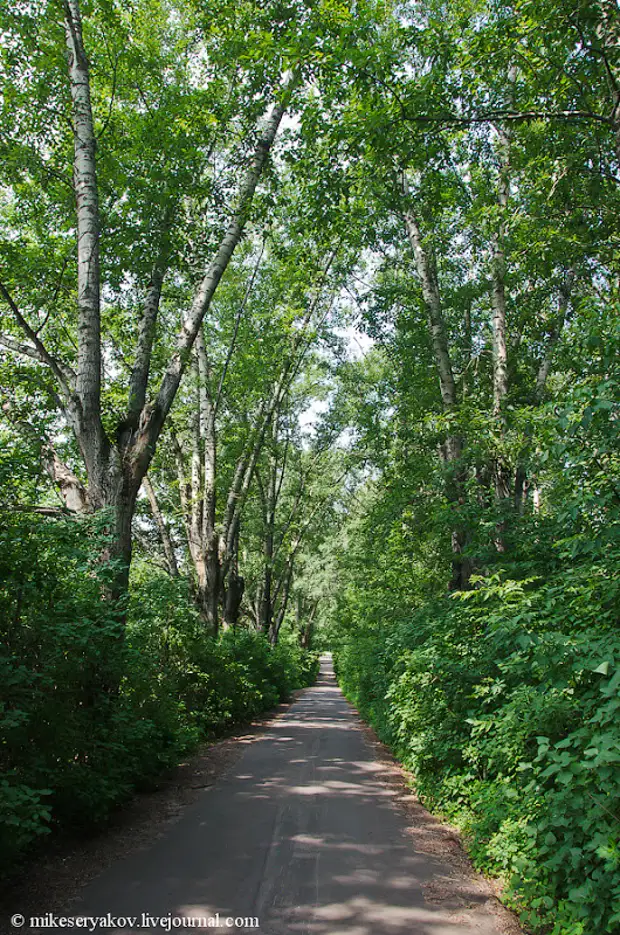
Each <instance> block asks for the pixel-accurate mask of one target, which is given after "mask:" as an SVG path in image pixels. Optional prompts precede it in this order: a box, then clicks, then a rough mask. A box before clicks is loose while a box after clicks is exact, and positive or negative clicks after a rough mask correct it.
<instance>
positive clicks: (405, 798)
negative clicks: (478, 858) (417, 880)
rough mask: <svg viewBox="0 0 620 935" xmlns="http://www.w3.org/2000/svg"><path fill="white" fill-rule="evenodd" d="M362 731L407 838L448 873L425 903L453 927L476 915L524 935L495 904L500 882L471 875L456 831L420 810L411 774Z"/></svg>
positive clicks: (506, 932) (427, 890)
mask: <svg viewBox="0 0 620 935" xmlns="http://www.w3.org/2000/svg"><path fill="white" fill-rule="evenodd" d="M356 713H357V712H356ZM360 721H361V719H360ZM361 726H362V730H363V732H364V736H365V737H366V741H367V742H368V743H369V745H370V746H371V747H372V748H373V750H374V754H375V758H376V760H377V762H378V763H379V764H380V766H381V767H382V772H381V778H382V781H384V782H385V783H386V784H387V785H388V786H389V787H390V788H391V789H392V791H393V792H394V793H395V795H394V801H395V802H396V804H397V805H398V806H399V807H400V808H401V809H403V810H404V811H405V813H406V815H407V821H408V827H407V833H408V835H409V836H410V837H411V839H412V842H413V845H414V847H415V849H416V851H418V852H419V853H422V854H427V855H428V856H429V857H430V858H435V859H436V860H437V861H438V862H440V863H441V864H442V865H443V867H444V868H447V872H446V873H440V874H438V875H435V876H434V877H433V879H432V880H431V881H430V882H429V883H427V884H426V885H425V886H424V898H425V899H426V901H427V902H428V903H429V904H431V905H434V906H439V907H441V908H442V909H445V910H446V911H447V912H448V913H449V915H450V917H451V919H452V921H454V922H463V923H464V922H466V921H467V919H466V916H465V915H464V912H465V911H468V910H475V913H476V916H477V918H480V921H481V923H484V917H485V916H486V917H487V918H490V919H492V920H493V922H494V923H495V926H496V928H497V930H498V931H499V932H501V935H523V929H522V928H521V925H520V924H519V922H518V920H517V917H516V915H515V914H514V913H513V912H510V911H509V910H508V909H506V907H505V906H503V905H502V903H501V902H500V900H499V895H500V894H501V883H500V882H499V881H498V880H490V879H487V878H486V877H484V876H482V874H480V873H477V872H476V871H475V870H474V868H473V866H472V864H471V861H470V860H469V858H468V856H467V854H466V852H465V849H464V847H463V844H462V841H461V837H460V834H459V831H458V829H457V828H455V827H453V826H452V825H449V824H447V823H446V822H445V821H442V820H441V819H439V818H437V817H436V816H435V815H431V813H430V812H429V811H428V810H427V809H426V808H424V806H423V805H422V804H421V802H420V800H419V798H418V797H417V795H416V793H415V791H414V788H413V776H412V775H411V773H409V772H408V771H407V770H406V769H405V768H404V767H403V766H401V764H400V763H399V762H398V761H397V760H396V759H395V758H394V756H393V755H392V754H391V753H390V751H389V750H388V748H387V747H386V746H385V744H383V743H381V741H380V740H379V739H378V737H377V735H376V734H375V732H374V730H373V729H372V728H371V727H369V726H368V725H367V724H366V723H364V722H363V721H361ZM470 921H471V919H470Z"/></svg>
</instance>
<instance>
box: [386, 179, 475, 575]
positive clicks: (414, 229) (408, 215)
mask: <svg viewBox="0 0 620 935" xmlns="http://www.w3.org/2000/svg"><path fill="white" fill-rule="evenodd" d="M400 183H401V188H402V193H403V195H404V198H405V201H406V209H405V211H404V212H403V220H404V222H405V229H406V231H407V236H408V238H409V243H410V244H411V249H412V251H413V256H414V259H415V264H416V269H417V272H418V276H419V278H420V283H421V285H422V296H423V298H424V304H425V306H426V312H427V316H428V324H429V331H430V336H431V341H432V345H433V353H434V357H435V365H436V367H437V374H438V377H439V390H440V393H441V400H442V405H443V410H444V412H445V413H446V414H447V415H453V414H455V413H456V411H457V409H458V399H457V393H456V383H455V380H454V371H453V368H452V361H451V358H450V350H449V346H448V336H447V331H446V324H445V319H444V315H443V309H442V305H441V293H440V290H439V280H438V277H437V269H436V266H435V262H434V260H433V258H432V256H431V254H430V253H429V252H428V251H427V249H426V247H425V245H424V240H423V237H422V232H421V229H420V226H419V223H418V219H417V217H416V215H415V212H414V210H413V206H412V204H411V192H410V190H409V184H408V182H407V176H406V174H405V172H404V171H401V173H400ZM442 451H443V460H444V463H445V465H446V474H447V477H446V499H447V500H448V502H449V503H451V504H454V505H455V506H456V507H457V509H458V507H459V506H462V505H463V504H464V502H465V478H464V476H463V473H462V469H461V467H460V460H461V456H462V453H463V440H462V438H461V437H460V436H458V435H456V434H452V433H450V434H449V435H448V437H447V438H446V440H445V442H444V444H443V446H442ZM467 538H468V537H467V532H466V530H465V528H464V526H463V525H462V524H461V523H457V524H456V525H455V527H454V529H453V530H452V534H451V546H452V554H453V559H452V576H451V578H450V583H449V589H450V590H451V591H454V590H464V589H466V588H468V587H469V577H470V575H471V565H470V562H469V560H468V559H467V557H466V556H465V554H464V552H465V549H466V546H467Z"/></svg>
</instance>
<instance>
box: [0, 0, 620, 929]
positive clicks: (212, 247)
mask: <svg viewBox="0 0 620 935" xmlns="http://www.w3.org/2000/svg"><path fill="white" fill-rule="evenodd" d="M0 214H1V218H2V223H1V227H0V391H1V396H2V408H1V411H0V632H1V636H2V640H1V643H0V672H1V677H0V724H1V737H2V746H1V752H0V802H1V809H0V874H1V875H3V876H4V877H6V878H8V879H11V878H13V877H14V876H15V875H16V874H19V873H20V872H22V868H24V867H27V866H28V861H29V860H30V859H32V855H33V853H36V852H37V851H38V850H39V849H41V848H45V846H46V842H47V841H48V840H49V839H51V838H54V837H55V836H57V835H58V834H61V833H66V832H67V831H72V832H74V831H80V832H84V831H87V830H88V831H91V832H92V829H93V828H98V827H101V826H103V825H104V824H105V822H106V821H107V820H108V818H109V816H110V815H111V813H112V812H113V810H114V809H115V808H116V807H117V806H118V805H119V804H121V803H123V802H125V801H127V799H128V798H130V797H131V795H132V794H133V793H134V792H135V791H136V790H140V789H142V788H148V786H149V784H150V783H151V782H153V781H154V777H156V776H157V775H158V774H160V773H161V772H162V771H163V770H165V769H167V768H170V767H171V766H173V765H174V764H176V763H178V762H179V760H180V759H181V758H182V757H183V756H185V755H187V754H189V753H191V751H193V750H195V749H196V748H197V746H198V744H199V743H201V742H204V741H205V740H207V741H208V740H212V739H213V738H216V737H218V736H222V735H223V734H225V733H226V732H229V731H230V730H231V729H233V728H234V726H235V725H239V724H243V723H245V722H247V721H249V720H251V719H252V718H254V717H256V716H257V715H258V714H260V713H261V712H264V711H268V710H270V709H272V708H273V707H274V706H275V705H276V704H277V703H278V702H279V701H282V700H284V699H286V698H288V697H289V696H290V694H291V692H293V691H294V690H296V689H299V688H301V687H303V686H306V685H309V684H311V683H312V681H313V679H314V678H315V677H316V672H317V667H318V653H319V652H321V651H325V650H330V651H331V652H332V653H333V657H334V664H335V669H336V674H337V678H338V681H339V684H340V686H341V687H342V690H343V691H344V693H345V696H346V697H347V699H349V701H350V702H351V703H352V704H354V705H355V707H356V708H357V710H358V711H359V713H360V715H361V716H362V718H363V719H364V720H365V721H366V722H367V723H368V724H370V725H371V726H372V727H373V728H374V729H375V730H376V732H377V734H378V736H379V738H380V739H381V740H382V741H383V742H384V743H386V744H387V745H388V746H389V747H390V748H391V750H393V751H394V754H395V755H396V756H397V758H398V759H399V760H400V762H402V763H403V764H404V766H405V767H406V768H407V769H408V770H410V772H411V774H412V776H413V781H414V783H415V788H416V791H417V794H418V795H419V796H420V798H421V800H422V801H423V802H424V804H425V805H426V806H427V807H428V808H430V809H431V810H432V811H434V812H436V813H438V814H441V815H442V816H446V817H447V818H448V819H449V820H450V821H451V822H452V823H453V824H454V825H456V826H457V827H458V828H459V829H460V830H461V832H462V835H463V839H464V841H465V842H466V845H467V849H468V852H469V854H470V856H471V859H472V861H473V863H474V866H475V867H476V868H478V869H479V870H481V871H483V872H484V873H485V874H488V875H489V876H491V877H494V878H498V879H500V880H501V881H502V893H503V896H502V898H503V900H504V902H505V903H506V905H507V906H509V907H510V908H512V909H514V910H515V911H516V912H517V913H518V915H519V918H520V921H521V924H522V926H523V931H525V932H530V933H534V935H613V933H618V932H619V931H620V635H619V629H618V627H619V624H620V580H619V576H618V565H619V559H620V536H619V527H620V448H619V445H618V430H619V427H620V353H619V352H620V314H619V312H620V282H619V279H618V256H619V248H620V226H619V221H618V218H619V217H620V8H619V7H618V5H617V3H616V2H615V0H462V2H460V3H458V4H453V3H449V2H447V0H402V2H400V0H261V2H258V0H13V2H11V0H5V2H2V3H0Z"/></svg>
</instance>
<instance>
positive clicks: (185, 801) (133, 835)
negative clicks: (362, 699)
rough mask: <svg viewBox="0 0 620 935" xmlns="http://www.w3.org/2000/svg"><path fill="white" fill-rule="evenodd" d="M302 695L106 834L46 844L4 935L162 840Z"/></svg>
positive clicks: (8, 908) (63, 904)
mask: <svg viewBox="0 0 620 935" xmlns="http://www.w3.org/2000/svg"><path fill="white" fill-rule="evenodd" d="M302 691H303V689H301V690H300V691H298V692H295V693H294V694H293V697H292V699H291V700H290V701H288V702H285V703H283V704H281V705H279V706H278V707H277V708H276V709H275V710H274V711H273V712H271V713H270V714H269V715H267V716H266V717H263V718H260V719H257V720H256V721H253V722H252V723H251V724H250V725H248V726H246V727H245V728H244V729H243V730H242V731H240V732H239V733H236V734H234V735H232V736H230V737H227V738H225V739H224V740H220V741H217V742H215V743H212V744H205V745H203V746H201V748H200V749H199V751H198V752H197V753H196V754H194V755H193V756H191V757H188V759H187V760H185V761H184V762H182V763H180V764H179V765H178V766H177V767H176V768H175V769H174V770H171V771H170V772H168V773H167V774H164V775H163V776H161V777H159V779H158V781H157V784H156V786H155V788H154V789H153V790H152V791H149V792H140V793H137V794H136V795H135V796H134V797H133V798H132V799H131V800H130V801H129V802H128V803H127V804H126V805H124V806H122V807H120V808H119V809H117V810H116V811H115V812H114V813H113V815H112V816H111V818H110V821H109V822H108V824H107V825H106V826H105V828H104V829H103V830H100V831H98V832H95V833H93V834H92V835H90V836H89V837H84V838H79V839H75V838H73V839H68V838H64V839H63V838H56V839H52V840H51V841H49V842H47V841H46V842H43V844H42V849H41V851H40V852H39V853H38V854H37V855H36V856H34V857H33V858H32V859H31V860H30V861H29V862H28V864H27V865H26V866H25V867H24V869H23V872H22V873H21V874H20V876H19V878H18V879H17V880H16V881H13V882H12V883H11V884H9V885H8V886H6V887H5V888H4V889H3V890H2V891H1V892H0V935H15V932H16V929H15V928H13V927H12V926H11V925H10V922H9V919H10V917H11V916H12V915H13V914H14V913H21V914H22V915H23V916H25V917H26V918H29V917H30V916H38V915H44V914H45V913H47V912H51V913H55V914H62V913H64V912H66V911H67V907H68V906H69V905H70V903H71V902H72V901H73V900H74V899H75V897H76V896H77V894H78V891H79V890H80V889H81V888H82V887H83V886H84V885H85V884H86V883H88V882H89V881H90V880H92V879H93V878H94V877H96V876H98V875H99V874H100V873H102V872H103V871H104V870H105V869H106V868H107V867H109V866H110V865H111V864H112V863H114V862H115V861H116V860H119V859H121V858H122V857H125V856H126V855H127V854H130V853H133V852H134V851H137V850H140V849H142V848H146V847H148V846H149V845H150V844H151V843H152V842H153V841H155V840H156V839H157V838H159V837H161V835H162V834H164V833H165V831H166V830H167V828H168V827H169V826H170V825H171V824H173V823H174V822H176V821H178V819H179V818H180V817H181V815H182V813H183V811H184V810H185V808H187V806H188V805H191V804H192V803H193V802H195V801H196V799H197V798H198V796H199V795H200V793H201V792H202V791H203V790H204V789H206V788H208V787H209V786H212V785H213V784H214V783H215V781H216V780H217V779H219V778H220V776H223V775H225V774H226V773H227V772H228V771H229V770H230V769H232V767H233V766H234V764H235V763H236V762H237V760H238V759H239V758H240V757H241V755H242V753H243V751H244V749H245V746H246V745H247V744H249V743H254V742H255V741H256V740H258V739H260V737H262V736H263V735H264V733H265V730H266V729H267V728H268V727H269V725H270V724H271V723H272V722H273V721H275V720H277V719H278V718H280V717H282V716H283V715H284V714H285V713H286V711H287V709H288V707H289V705H290V704H292V702H293V701H295V699H296V698H297V697H298V696H299V695H300V694H301V692H302ZM22 931H25V929H22Z"/></svg>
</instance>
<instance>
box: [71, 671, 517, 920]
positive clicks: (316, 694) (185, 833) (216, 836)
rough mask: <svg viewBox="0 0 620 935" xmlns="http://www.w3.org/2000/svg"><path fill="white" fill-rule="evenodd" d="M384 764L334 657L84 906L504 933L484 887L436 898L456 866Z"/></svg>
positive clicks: (95, 888)
mask: <svg viewBox="0 0 620 935" xmlns="http://www.w3.org/2000/svg"><path fill="white" fill-rule="evenodd" d="M383 769H384V767H382V766H381V765H380V764H379V763H378V762H377V761H376V759H375V753H374V751H373V749H372V747H371V745H370V744H369V743H368V742H367V741H366V739H365V736H364V732H363V730H362V728H361V725H360V722H359V720H358V718H357V716H356V715H355V713H354V712H353V711H352V709H351V708H350V706H349V705H348V704H347V702H346V701H345V699H344V698H343V696H342V693H341V691H340V689H339V688H338V686H337V684H336V681H335V679H334V675H333V669H332V665H331V660H330V658H329V657H328V656H324V657H323V658H322V663H321V674H320V676H319V680H318V682H317V684H316V685H314V686H313V687H312V688H309V689H307V690H306V691H305V692H304V693H303V694H302V695H301V696H300V697H299V698H298V700H297V701H295V702H294V704H292V705H291V706H290V708H288V709H287V711H286V712H285V714H284V715H283V716H281V717H280V718H278V719H276V720H275V721H274V722H273V723H272V724H271V726H270V727H269V729H268V730H267V732H266V733H265V734H264V735H263V736H262V737H260V738H259V739H258V740H256V741H255V742H254V743H252V744H249V745H248V746H247V748H246V750H245V752H244V753H243V755H242V757H241V758H240V759H239V760H238V761H237V763H236V765H235V766H234V768H233V769H232V770H231V771H229V772H228V774H226V775H224V776H222V777H220V779H219V780H218V781H217V782H216V784H215V785H214V786H213V787H212V788H210V789H206V790H205V791H204V792H203V793H201V796H200V798H199V800H198V801H196V802H195V803H194V804H193V805H192V806H190V807H189V808H188V809H187V810H186V811H185V812H184V814H183V816H182V818H181V819H180V820H179V821H178V822H177V823H176V824H175V825H173V826H172V827H170V828H168V829H167V830H166V832H165V834H164V835H163V836H162V837H161V838H159V839H158V840H157V841H156V842H155V843H154V844H153V845H152V846H151V847H149V848H148V849H146V850H143V851H139V852H137V853H134V854H131V855H130V856H128V857H126V858H125V859H124V860H121V861H119V862H117V863H116V864H114V865H113V866H112V867H110V868H109V869H108V870H107V871H105V872H104V873H103V874H101V876H99V877H98V878H97V879H96V880H94V881H93V882H92V883H90V884H89V885H88V886H87V887H86V888H85V889H84V890H83V893H82V897H81V899H80V902H79V903H78V904H77V905H76V906H74V908H73V913H74V915H75V916H87V917H93V918H95V917H96V918H98V919H102V918H103V919H105V920H106V921H105V923H101V922H100V923H99V924H98V928H97V930H101V928H102V927H105V930H106V931H110V930H112V931H119V932H120V931H123V932H144V931H145V930H150V931H165V930H170V931H187V928H188V927H194V928H198V927H199V926H202V930H203V931H204V930H205V927H206V928H207V930H209V931H215V930H216V926H217V930H219V931H235V932H259V933H261V935H501V932H502V929H501V927H500V923H499V921H498V919H497V918H496V917H494V916H493V915H492V914H491V913H488V912H486V911H484V910H483V907H482V905H481V904H482V903H483V902H484V900H485V897H483V896H478V897H477V902H478V905H476V898H475V897H474V900H473V904H472V905H470V906H469V907H466V908H465V909H463V907H462V906H461V908H460V909H459V911H458V912H454V911H450V909H449V908H446V906H445V905H443V906H442V905H441V900H439V901H437V900H436V899H433V900H431V901H428V902H427V901H426V900H425V896H424V893H425V891H426V892H427V893H428V890H429V888H428V884H429V883H430V886H431V889H432V886H433V880H437V879H442V878H444V877H445V876H446V875H448V876H449V875H450V872H451V871H450V868H448V867H445V866H442V864H441V863H440V862H438V861H437V859H435V858H434V857H429V856H428V855H427V854H423V853H418V852H416V850H415V848H414V843H413V840H412V838H411V836H408V835H407V832H406V829H407V815H406V813H405V811H404V810H403V809H402V807H401V806H399V805H398V804H396V803H395V801H394V799H395V795H396V794H395V792H394V789H393V788H390V786H388V785H386V784H385V783H384V782H383V781H382V778H381V772H382V770H383ZM108 914H109V915H108ZM218 914H219V915H218ZM162 919H163V925H162V922H161V920H162ZM256 919H258V923H259V924H258V927H256V921H255V920H256ZM158 920H159V921H158ZM200 920H202V921H200ZM111 926H115V927H112V928H111ZM82 931H84V929H82Z"/></svg>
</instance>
